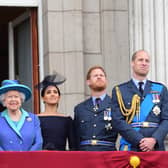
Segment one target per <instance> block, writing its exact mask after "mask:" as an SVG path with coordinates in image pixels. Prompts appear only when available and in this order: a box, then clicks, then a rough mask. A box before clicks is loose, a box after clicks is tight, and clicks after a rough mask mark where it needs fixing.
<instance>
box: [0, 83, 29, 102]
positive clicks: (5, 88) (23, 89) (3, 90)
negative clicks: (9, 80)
mask: <svg viewBox="0 0 168 168" xmlns="http://www.w3.org/2000/svg"><path fill="white" fill-rule="evenodd" d="M12 90H16V91H19V92H22V93H23V94H24V95H25V101H27V100H28V99H30V97H31V95H32V93H31V90H30V89H29V88H28V87H27V86H25V85H22V84H12V86H9V85H8V86H7V85H6V86H2V87H1V88H0V95H1V94H4V93H6V92H8V91H12Z"/></svg>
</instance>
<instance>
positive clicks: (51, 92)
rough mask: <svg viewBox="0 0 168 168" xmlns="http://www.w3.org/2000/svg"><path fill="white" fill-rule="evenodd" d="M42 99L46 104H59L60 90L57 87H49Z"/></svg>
mask: <svg viewBox="0 0 168 168" xmlns="http://www.w3.org/2000/svg"><path fill="white" fill-rule="evenodd" d="M42 98H43V101H44V103H46V104H53V105H54V104H58V103H59V99H60V95H59V93H58V89H57V88H56V87H55V86H48V87H47V88H46V90H45V92H44V96H43V97H42Z"/></svg>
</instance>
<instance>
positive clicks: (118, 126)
mask: <svg viewBox="0 0 168 168" xmlns="http://www.w3.org/2000/svg"><path fill="white" fill-rule="evenodd" d="M112 111H113V113H112V117H113V127H114V128H115V130H116V131H118V132H119V133H120V134H121V136H122V137H123V138H124V139H125V140H126V141H128V142H129V143H130V144H131V145H132V146H134V147H136V148H137V147H138V146H139V142H140V140H141V139H142V138H144V137H143V135H142V134H141V133H139V132H137V131H135V130H134V129H133V128H132V127H131V126H130V125H129V124H127V123H126V121H125V117H124V116H123V115H122V113H121V111H120V107H119V104H118V100H117V96H116V91H115V88H113V90H112Z"/></svg>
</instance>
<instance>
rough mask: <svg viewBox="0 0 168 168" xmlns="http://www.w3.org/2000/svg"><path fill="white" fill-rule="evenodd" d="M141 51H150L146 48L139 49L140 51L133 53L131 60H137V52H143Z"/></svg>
mask: <svg viewBox="0 0 168 168" xmlns="http://www.w3.org/2000/svg"><path fill="white" fill-rule="evenodd" d="M141 51H143V52H146V53H148V52H147V51H146V50H144V49H141V50H138V51H136V52H134V53H133V55H132V59H131V60H132V61H135V59H136V55H137V53H139V52H141Z"/></svg>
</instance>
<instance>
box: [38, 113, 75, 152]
mask: <svg viewBox="0 0 168 168" xmlns="http://www.w3.org/2000/svg"><path fill="white" fill-rule="evenodd" d="M39 119H40V124H41V131H42V137H43V149H44V150H59V151H64V150H66V141H67V140H68V144H69V150H74V149H75V141H74V140H75V139H74V133H73V120H72V118H71V117H70V116H68V117H66V116H39Z"/></svg>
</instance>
